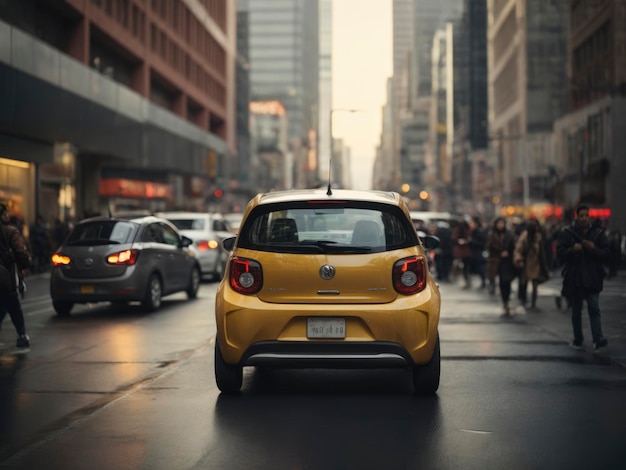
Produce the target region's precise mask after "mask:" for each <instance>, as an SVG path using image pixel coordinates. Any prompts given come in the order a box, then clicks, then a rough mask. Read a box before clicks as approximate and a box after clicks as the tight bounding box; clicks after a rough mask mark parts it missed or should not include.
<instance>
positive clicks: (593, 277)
mask: <svg viewBox="0 0 626 470" xmlns="http://www.w3.org/2000/svg"><path fill="white" fill-rule="evenodd" d="M584 240H590V241H592V242H593V243H594V245H595V247H593V248H583V249H582V250H580V251H574V245H575V244H576V243H582V242H583V241H584ZM556 251H557V255H558V257H559V260H560V261H561V262H562V263H563V264H564V266H563V270H562V272H561V274H562V275H563V289H562V291H561V293H562V294H563V296H564V297H571V296H572V295H573V294H574V293H582V294H583V295H584V294H597V293H599V292H601V291H602V288H603V283H604V277H605V276H606V273H605V271H604V263H605V261H606V260H607V259H608V257H609V251H610V250H609V241H608V239H607V237H606V234H605V233H604V230H602V228H600V227H594V226H591V227H590V228H589V229H588V230H587V232H586V233H585V232H583V230H582V229H581V228H580V227H579V226H578V223H577V222H576V221H574V222H572V224H571V225H568V226H566V227H563V228H562V229H561V230H560V231H559V234H558V237H557V241H556Z"/></svg>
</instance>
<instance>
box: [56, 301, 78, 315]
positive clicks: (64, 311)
mask: <svg viewBox="0 0 626 470" xmlns="http://www.w3.org/2000/svg"><path fill="white" fill-rule="evenodd" d="M52 307H53V308H54V311H55V312H57V315H58V316H60V317H67V316H69V314H70V312H71V311H72V307H74V304H73V303H72V302H60V301H56V300H53V301H52Z"/></svg>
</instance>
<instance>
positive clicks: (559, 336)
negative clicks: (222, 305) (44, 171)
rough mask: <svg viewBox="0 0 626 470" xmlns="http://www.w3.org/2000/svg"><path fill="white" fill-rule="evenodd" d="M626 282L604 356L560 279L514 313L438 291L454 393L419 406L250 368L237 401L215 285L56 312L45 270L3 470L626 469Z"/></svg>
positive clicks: (5, 397)
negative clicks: (219, 348) (223, 377)
mask: <svg viewBox="0 0 626 470" xmlns="http://www.w3.org/2000/svg"><path fill="white" fill-rule="evenodd" d="M621 281H622V280H621V279H620V280H618V281H616V282H615V283H614V284H612V285H611V286H609V288H607V291H606V292H605V293H604V294H603V296H602V297H601V299H602V300H601V307H602V308H603V309H604V311H605V318H604V320H605V325H606V326H605V334H606V335H607V336H608V337H609V342H610V344H609V348H608V349H607V350H606V351H603V352H602V353H600V354H594V353H592V352H589V351H587V352H576V351H573V350H571V349H570V348H568V347H567V341H568V340H569V334H570V333H569V331H570V327H569V320H568V315H567V313H566V312H562V311H558V310H556V308H555V304H554V293H555V292H556V290H555V289H556V288H557V287H558V285H557V284H558V283H556V282H552V281H550V282H549V283H547V284H545V285H543V286H542V290H541V297H540V300H539V306H540V307H541V311H539V312H533V313H530V312H529V313H527V314H525V315H521V314H520V315H516V316H514V317H513V318H511V319H503V318H501V317H500V316H499V313H500V309H499V304H498V301H497V298H496V297H491V296H489V295H488V294H487V293H485V292H484V291H479V290H476V289H473V290H462V289H461V288H460V287H459V286H457V285H450V284H444V285H442V286H441V289H442V293H443V299H444V300H443V311H442V319H441V324H440V335H441V340H442V346H441V348H442V357H443V361H442V379H441V387H440V390H439V393H438V394H437V396H436V397H415V396H413V395H412V394H411V383H410V377H409V376H408V374H407V373H406V372H404V371H401V370H391V371H384V370H383V371H358V370H357V371H346V370H338V371H334V370H306V371H288V370H281V371H271V370H261V371H254V370H252V369H249V370H248V369H246V374H245V378H244V387H243V391H242V393H241V394H240V395H237V396H223V395H220V394H219V392H218V390H217V388H216V386H215V382H214V379H213V345H214V333H215V325H214V319H213V301H214V292H215V288H216V284H214V283H205V284H203V285H202V288H201V291H200V296H199V299H197V300H195V301H187V300H186V298H185V296H184V294H180V295H179V294H177V295H174V296H171V297H168V298H167V300H166V301H165V302H164V305H163V308H162V309H161V310H159V311H158V312H156V313H153V314H144V313H142V312H141V311H140V310H139V309H138V308H134V307H131V308H128V309H123V310H119V309H118V310H115V309H112V308H110V307H108V306H107V305H106V304H103V305H95V306H84V307H81V308H79V309H77V311H76V313H75V314H74V315H73V316H72V317H71V318H69V319H60V318H57V317H56V316H55V315H54V313H53V311H52V309H51V305H50V301H49V298H48V297H47V294H46V279H45V278H43V279H35V278H33V279H31V282H30V283H29V292H28V294H27V298H26V299H25V305H24V308H25V311H26V312H27V322H28V326H29V332H30V334H31V337H32V340H33V341H32V346H31V348H30V349H29V350H27V351H24V352H18V351H16V349H15V348H14V347H13V341H14V332H13V330H12V325H11V324H10V322H9V321H8V319H6V320H5V321H4V323H3V325H2V326H3V329H2V331H1V332H0V387H1V389H0V394H1V396H0V398H1V400H0V418H1V421H0V423H1V424H0V438H1V441H0V468H2V469H5V468H7V469H10V468H19V469H38V468H46V469H56V468H59V469H111V468H115V469H139V468H141V469H161V468H162V469H194V468H198V469H202V468H208V469H251V468H252V469H370V468H371V469H380V468H389V469H396V468H398V469H400V468H401V469H404V468H441V469H456V468H509V469H516V468H542V469H543V468H623V465H624V464H623V462H624V460H625V459H626V448H624V445H623V443H624V441H625V438H626V402H625V401H624V396H626V368H624V367H623V365H622V364H623V363H624V362H626V361H623V359H622V358H623V357H626V354H624V352H625V351H626V347H625V346H626V335H625V334H624V332H625V331H626V327H624V320H622V318H621V316H620V315H619V312H620V311H622V312H623V311H626V309H625V308H624V305H625V302H626V297H623V295H622V294H623V293H624V289H622V288H621V284H620V282H621ZM625 285H626V284H625ZM584 325H585V328H586V331H588V321H587V320H586V318H585V321H584ZM620 328H621V329H620Z"/></svg>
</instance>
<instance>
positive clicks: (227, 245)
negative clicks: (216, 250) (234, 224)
mask: <svg viewBox="0 0 626 470" xmlns="http://www.w3.org/2000/svg"><path fill="white" fill-rule="evenodd" d="M236 240H237V237H228V238H225V239H224V240H222V246H223V247H224V249H225V250H226V251H233V248H234V247H235V241H236Z"/></svg>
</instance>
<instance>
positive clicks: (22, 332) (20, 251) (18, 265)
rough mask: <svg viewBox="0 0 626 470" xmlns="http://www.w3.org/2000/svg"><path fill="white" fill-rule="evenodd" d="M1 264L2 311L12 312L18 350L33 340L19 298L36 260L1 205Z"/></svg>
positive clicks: (0, 297)
mask: <svg viewBox="0 0 626 470" xmlns="http://www.w3.org/2000/svg"><path fill="white" fill-rule="evenodd" d="M0 222H1V223H0V265H1V266H2V268H0V269H2V270H3V273H4V274H5V276H2V279H4V280H5V281H4V282H3V283H2V285H1V286H0V288H1V289H2V291H1V292H0V312H1V315H2V316H4V313H5V312H6V313H8V314H9V315H10V316H11V321H12V322H13V326H14V327H15V331H16V332H17V344H16V345H17V347H18V348H27V347H28V346H30V338H29V337H28V335H27V334H26V325H25V323H24V314H23V312H22V305H21V303H20V298H19V297H18V287H19V280H20V279H21V278H22V276H23V275H24V273H25V272H26V270H27V269H28V268H29V267H30V265H31V262H32V258H31V255H30V252H29V251H28V244H27V243H26V240H25V239H24V237H23V236H22V234H21V233H20V231H19V230H18V228H17V227H15V226H13V225H9V211H8V209H7V207H6V206H5V205H4V204H0Z"/></svg>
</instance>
